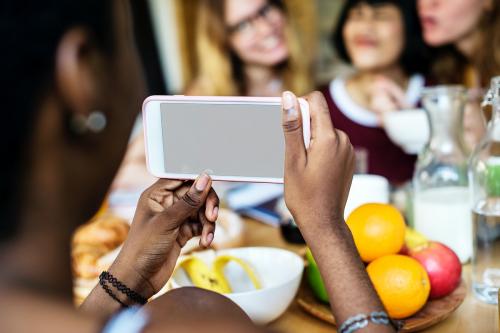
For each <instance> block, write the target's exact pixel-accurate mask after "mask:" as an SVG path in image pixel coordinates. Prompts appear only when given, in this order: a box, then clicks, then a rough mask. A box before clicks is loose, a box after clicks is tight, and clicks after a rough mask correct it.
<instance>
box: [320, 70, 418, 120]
mask: <svg viewBox="0 0 500 333" xmlns="http://www.w3.org/2000/svg"><path fill="white" fill-rule="evenodd" d="M424 84H425V79H424V77H423V76H422V75H420V74H414V75H412V76H411V77H410V79H409V81H408V88H407V89H406V93H405V95H406V101H407V102H408V104H410V105H416V104H417V103H418V100H419V98H420V93H421V92H422V89H423V88H424ZM330 95H331V96H332V99H333V101H334V102H335V104H336V105H337V107H338V108H339V110H340V112H342V113H343V114H344V115H345V116H346V117H347V118H349V119H351V120H352V121H354V122H356V123H358V124H360V125H363V126H366V127H378V119H377V116H376V115H375V114H374V113H373V112H372V111H370V110H368V109H366V108H364V107H362V106H361V105H359V104H357V103H356V102H355V101H354V100H353V99H352V98H351V96H350V95H349V92H348V91H347V85H346V80H345V78H343V77H337V78H336V79H334V80H333V81H332V82H330Z"/></svg>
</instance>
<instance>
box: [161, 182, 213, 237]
mask: <svg viewBox="0 0 500 333" xmlns="http://www.w3.org/2000/svg"><path fill="white" fill-rule="evenodd" d="M211 188H212V179H211V178H210V176H209V175H208V174H206V173H202V174H201V175H200V176H199V177H198V178H197V179H196V181H195V182H194V183H193V185H191V187H190V188H189V190H188V191H187V192H186V193H185V194H184V195H183V196H182V197H181V198H180V199H179V200H177V202H175V203H174V204H173V205H172V206H171V207H169V208H168V209H166V210H165V211H164V212H163V213H162V214H161V215H163V216H162V217H163V218H164V220H165V221H169V223H168V224H169V227H170V228H177V227H179V226H180V225H181V224H182V223H184V222H185V221H186V220H187V219H189V218H191V217H193V216H197V214H198V211H199V210H200V208H201V207H203V205H204V204H205V201H206V200H207V197H208V194H209V192H210V189H211Z"/></svg>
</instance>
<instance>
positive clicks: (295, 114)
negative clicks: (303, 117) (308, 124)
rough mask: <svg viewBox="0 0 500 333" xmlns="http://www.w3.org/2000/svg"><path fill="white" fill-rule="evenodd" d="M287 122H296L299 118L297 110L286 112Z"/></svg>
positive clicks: (292, 109)
mask: <svg viewBox="0 0 500 333" xmlns="http://www.w3.org/2000/svg"><path fill="white" fill-rule="evenodd" d="M285 114H286V120H296V119H297V118H298V116H299V113H298V112H297V109H296V108H291V109H288V110H285Z"/></svg>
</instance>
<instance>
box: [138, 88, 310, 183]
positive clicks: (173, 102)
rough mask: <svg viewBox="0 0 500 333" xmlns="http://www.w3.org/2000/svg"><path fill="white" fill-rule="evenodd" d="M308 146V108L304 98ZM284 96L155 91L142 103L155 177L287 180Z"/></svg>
mask: <svg viewBox="0 0 500 333" xmlns="http://www.w3.org/2000/svg"><path fill="white" fill-rule="evenodd" d="M299 103H300V112H301V117H302V122H303V128H304V130H303V140H304V145H305V146H308V145H309V140H310V134H309V128H310V126H309V123H310V117H309V108H308V104H307V102H306V101H305V100H304V99H299ZM281 104H282V103H281V98H279V97H276V98H275V97H259V98H253V97H188V96H151V97H148V98H147V99H146V100H145V101H144V104H143V123H144V135H145V145H146V160H147V164H148V170H149V171H150V172H151V173H152V174H153V175H154V176H156V177H159V178H170V179H195V178H196V176H197V175H198V174H200V173H201V172H203V171H208V172H209V173H210V174H211V177H212V179H213V180H224V181H241V182H268V183H283V176H284V169H283V165H284V160H285V142H284V137H283V132H282V126H281V122H282V121H281V119H282V105H281Z"/></svg>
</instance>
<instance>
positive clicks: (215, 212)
mask: <svg viewBox="0 0 500 333" xmlns="http://www.w3.org/2000/svg"><path fill="white" fill-rule="evenodd" d="M212 216H214V217H215V218H217V217H218V216H219V207H217V206H215V207H214V209H213V211H212Z"/></svg>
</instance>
